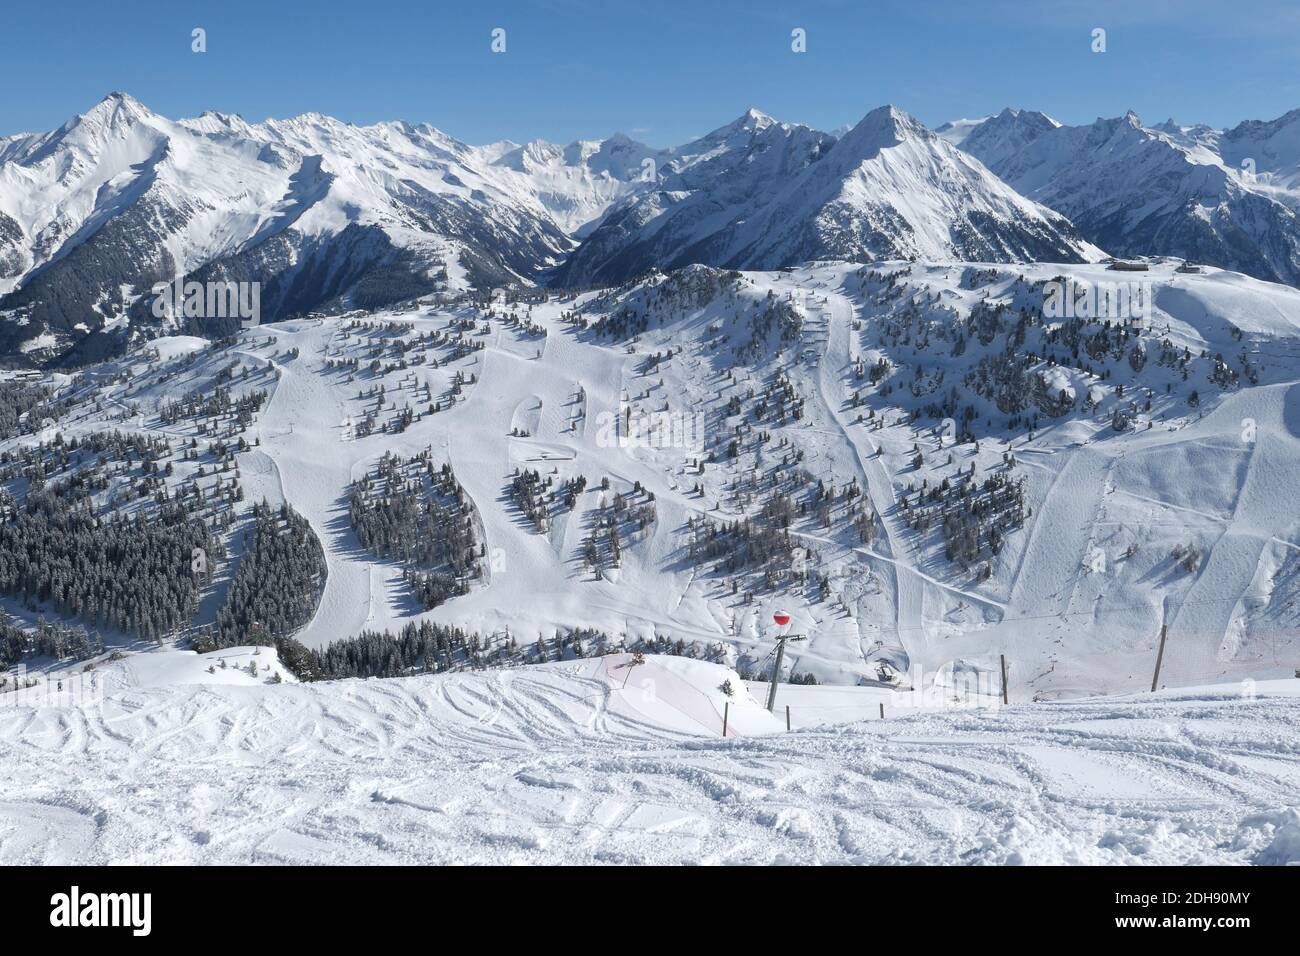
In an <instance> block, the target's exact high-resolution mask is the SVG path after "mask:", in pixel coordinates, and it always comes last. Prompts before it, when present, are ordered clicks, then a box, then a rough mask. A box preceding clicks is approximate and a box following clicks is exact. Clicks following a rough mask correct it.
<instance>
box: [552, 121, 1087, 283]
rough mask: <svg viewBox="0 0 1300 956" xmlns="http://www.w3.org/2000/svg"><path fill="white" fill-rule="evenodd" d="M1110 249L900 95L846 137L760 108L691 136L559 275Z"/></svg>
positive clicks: (1063, 254) (1072, 255)
mask: <svg viewBox="0 0 1300 956" xmlns="http://www.w3.org/2000/svg"><path fill="white" fill-rule="evenodd" d="M1098 255H1100V252H1099V250H1097V249H1095V248H1093V247H1091V246H1090V245H1089V244H1088V243H1087V242H1085V241H1083V239H1082V238H1081V237H1080V236H1079V234H1078V233H1077V232H1076V231H1075V230H1074V228H1073V227H1072V226H1071V225H1070V223H1069V222H1068V221H1067V220H1066V219H1065V218H1064V217H1062V216H1060V215H1058V214H1056V213H1053V212H1051V211H1050V210H1048V209H1045V208H1043V207H1041V206H1039V205H1037V204H1036V203H1034V202H1030V201H1026V200H1025V199H1024V197H1022V196H1020V195H1018V194H1017V193H1016V192H1015V191H1014V190H1012V189H1010V188H1008V187H1007V185H1006V184H1005V183H1003V182H1001V181H1000V180H999V179H998V178H997V177H996V176H994V175H992V174H991V173H990V172H989V171H988V170H987V169H985V168H984V166H983V165H982V164H981V163H979V162H977V161H973V160H972V159H971V157H970V155H969V154H965V153H963V152H961V151H960V150H958V149H957V148H955V147H954V146H952V145H951V144H950V143H948V142H947V141H945V140H944V139H943V138H941V137H939V136H937V135H936V134H935V133H933V132H931V131H930V130H928V129H926V128H925V127H924V126H922V125H921V124H920V123H919V122H917V121H916V120H915V119H914V118H912V117H911V116H909V115H908V114H906V113H903V112H902V111H900V110H897V109H895V108H893V107H890V106H885V107H881V108H879V109H877V110H874V111H872V112H871V113H869V114H868V115H867V116H866V117H864V118H863V120H862V121H861V122H860V123H858V124H857V125H856V126H855V127H853V128H852V129H851V130H849V131H848V132H847V133H845V134H844V135H843V136H841V137H840V138H838V139H836V140H832V138H831V137H829V136H827V135H825V134H821V133H817V132H816V131H814V130H810V129H808V128H807V127H802V126H791V125H787V124H783V123H777V122H776V121H774V120H772V119H771V118H770V117H767V116H764V115H762V114H761V113H757V112H755V111H750V112H749V113H747V114H746V115H745V116H743V117H741V118H740V119H738V120H737V121H735V122H734V123H731V124H730V125H728V126H725V127H723V128H722V129H719V130H716V131H715V132H713V133H710V134H709V135H708V136H706V137H704V138H703V139H701V140H699V141H697V142H696V143H692V144H690V145H689V146H687V147H684V148H683V150H682V151H681V155H679V156H678V157H675V158H674V159H673V161H671V162H670V163H669V164H668V166H667V167H666V168H665V170H664V172H663V175H662V177H661V179H660V181H659V182H658V183H657V184H656V187H655V189H654V190H653V191H647V192H642V193H637V194H634V195H632V196H630V197H629V198H628V199H626V200H624V201H623V202H621V203H620V204H619V205H617V206H616V207H615V208H614V209H613V210H611V212H610V213H609V214H608V215H607V216H606V218H605V221H604V222H603V223H602V224H601V225H600V226H599V227H598V228H597V229H596V230H594V231H593V232H592V234H591V236H590V237H588V239H587V240H586V241H585V242H584V243H583V244H582V245H581V246H580V247H579V248H578V249H577V250H576V251H575V252H574V253H573V255H572V256H570V257H569V259H568V260H567V261H566V263H565V265H564V266H563V268H562V269H561V271H560V275H561V277H562V278H563V280H564V281H567V282H569V283H572V284H600V283H610V282H617V281H621V280H623V279H626V278H628V277H630V276H633V275H636V274H638V273H641V272H644V271H646V270H648V269H650V268H673V267H677V266H681V265H685V264H688V263H705V264H709V265H714V266H720V267H730V268H737V269H775V268H783V267H788V266H793V265H796V264H798V263H800V262H805V261H808V260H812V259H864V260H865V259H890V258H894V259H898V258H918V257H928V258H937V259H956V260H982V261H997V262H1019V261H1030V260H1038V259H1041V260H1050V261H1063V262H1078V261H1083V260H1085V259H1087V258H1090V257H1096V256H1098Z"/></svg>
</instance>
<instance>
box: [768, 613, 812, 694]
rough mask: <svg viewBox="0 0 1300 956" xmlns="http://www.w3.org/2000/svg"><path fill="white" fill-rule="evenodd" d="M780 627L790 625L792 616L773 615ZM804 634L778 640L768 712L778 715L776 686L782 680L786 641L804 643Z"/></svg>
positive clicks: (769, 692) (785, 635)
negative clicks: (782, 663)
mask: <svg viewBox="0 0 1300 956" xmlns="http://www.w3.org/2000/svg"><path fill="white" fill-rule="evenodd" d="M772 619H773V620H774V621H776V624H777V626H778V627H785V626H787V625H788V624H789V623H790V615H789V614H787V613H785V611H777V612H776V613H775V614H773V615H772ZM804 636H805V635H803V634H784V635H782V636H780V637H778V638H777V639H776V661H775V662H774V663H773V664H772V684H771V686H770V687H769V688H768V690H767V712H768V713H769V714H774V713H776V685H777V683H778V682H779V681H780V680H781V661H782V660H784V658H785V642H786V641H802V640H803V639H804Z"/></svg>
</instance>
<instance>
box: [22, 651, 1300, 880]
mask: <svg viewBox="0 0 1300 956" xmlns="http://www.w3.org/2000/svg"><path fill="white" fill-rule="evenodd" d="M146 656H147V655H146ZM647 660H648V664H647V665H646V673H649V674H652V675H653V678H654V680H656V681H657V682H658V691H659V693H658V697H657V698H655V699H650V698H647V697H646V696H645V694H644V691H643V690H638V688H639V687H642V685H643V681H642V679H641V677H640V675H639V674H636V673H634V674H633V675H631V680H630V683H629V686H628V689H626V690H624V689H622V688H621V687H620V682H622V681H625V680H627V679H628V678H627V677H625V676H624V674H625V672H624V671H622V670H620V669H619V668H620V667H621V666H622V665H623V664H624V663H626V658H623V659H622V660H621V661H620V660H619V659H615V658H604V659H597V660H587V661H576V662H568V663H565V664H553V665H542V666H540V667H528V668H521V669H517V670H511V671H504V672H497V673H475V674H458V675H440V676H434V677H416V678H405V679H400V680H383V681H380V680H370V681H343V682H335V683H327V684H315V685H294V684H282V685H278V686H274V687H267V686H230V685H225V684H222V685H202V686H193V685H191V686H184V685H178V684H171V685H170V686H163V685H158V684H154V685H147V684H146V685H144V686H135V684H136V683H137V682H136V681H133V680H124V681H122V683H121V685H120V686H117V687H115V688H114V689H112V690H111V691H110V693H109V696H108V699H107V701H106V703H105V705H104V706H103V708H102V710H93V709H87V710H77V709H73V708H70V707H57V706H42V707H12V706H10V707H6V708H3V709H0V757H3V759H4V764H5V766H6V767H7V768H9V769H8V774H7V778H6V782H5V785H4V788H3V790H0V863H2V864H10V865H11V864H25V863H133V864H160V863H161V864H170V863H343V862H347V863H496V864H500V863H592V862H606V863H638V864H644V863H651V864H653V863H881V862H892V863H911V862H926V863H945V864H947V863H992V864H1006V863H1030V864H1061V863H1084V864H1103V863H1104V864H1113V863H1119V864H1146V863H1153V864H1154V863H1166V864H1186V863H1249V862H1258V863H1276V862H1287V861H1291V862H1296V861H1297V859H1300V857H1297V852H1296V847H1297V846H1298V845H1300V843H1297V841H1296V840H1295V837H1296V836H1297V835H1300V811H1297V809H1296V804H1297V793H1298V792H1300V746H1297V744H1296V742H1295V735H1294V726H1295V723H1296V720H1297V719H1300V697H1297V696H1295V694H1296V690H1295V688H1294V687H1291V688H1289V689H1288V688H1286V687H1282V686H1280V685H1283V684H1284V683H1285V682H1281V681H1278V682H1271V683H1270V684H1268V685H1267V686H1266V687H1261V695H1262V696H1259V697H1256V698H1253V699H1251V698H1243V697H1241V696H1240V695H1239V694H1236V693H1234V692H1233V690H1232V689H1231V688H1203V689H1198V690H1196V691H1190V692H1184V693H1181V694H1164V695H1154V696H1147V697H1145V698H1138V697H1131V698H1116V699H1090V700H1079V701H1072V702H1069V703H1053V704H1039V705H1023V706H1017V707H1012V708H1006V709H1002V710H1000V711H976V710H964V711H947V712H926V713H917V714H914V715H913V716H903V717H898V718H891V719H888V720H884V721H880V720H862V721H859V722H856V723H848V724H840V725H829V726H820V727H810V728H805V729H802V730H799V729H796V731H795V732H793V733H784V732H776V733H772V732H771V731H772V730H773V729H774V728H773V727H772V726H771V723H770V721H771V718H770V717H769V715H767V714H766V713H765V712H763V711H762V710H761V709H760V708H759V707H758V705H757V704H756V703H755V702H754V701H753V700H752V699H750V698H748V697H746V696H742V697H739V698H737V699H736V700H735V701H734V702H733V704H732V707H731V714H732V720H733V722H734V723H733V727H740V728H743V729H742V730H741V731H740V732H741V733H746V732H747V731H748V732H752V734H758V735H748V736H738V737H732V736H731V735H729V736H728V738H727V739H725V740H724V739H721V738H720V736H719V734H720V728H717V727H716V726H715V727H714V728H712V729H710V728H708V727H707V726H706V724H707V723H708V722H709V721H710V720H712V718H713V717H716V716H717V713H716V710H710V709H709V708H710V707H712V706H713V704H712V703H709V702H708V697H709V691H710V688H711V685H712V683H713V682H714V681H716V680H717V677H718V675H719V674H720V673H723V670H722V668H719V667H717V666H716V665H708V664H702V663H699V662H682V661H680V660H678V661H675V662H673V661H670V662H668V663H664V664H662V665H661V664H660V662H662V661H663V660H664V659H662V658H653V657H652V658H648V659H647ZM128 666H129V665H128ZM663 668H670V671H671V672H669V671H665V670H664V669H663ZM606 669H607V670H606ZM694 688H699V690H696V689H694ZM785 690H786V691H787V692H789V693H790V694H791V695H792V696H791V697H789V698H788V699H793V700H795V701H796V702H803V701H812V700H814V699H815V695H822V694H826V693H831V694H836V693H838V694H846V693H850V692H851V691H852V690H853V689H848V688H839V689H834V688H786V689H785ZM1275 691H1276V693H1277V695H1276V696H1274V695H1273V694H1274V692H1275ZM857 692H858V693H861V692H862V689H857ZM836 699H840V698H836ZM873 700H874V698H873ZM647 701H649V702H647ZM713 703H716V700H715V701H713ZM832 706H834V705H832ZM701 707H702V708H704V709H703V710H700V709H698V708H701ZM867 708H870V709H871V710H874V708H875V704H874V703H869V704H866V705H865V706H864V710H865V709H867ZM687 711H691V712H692V713H693V714H694V716H692V714H691V713H687ZM710 715H711V716H710ZM736 732H737V731H734V730H733V731H732V733H736Z"/></svg>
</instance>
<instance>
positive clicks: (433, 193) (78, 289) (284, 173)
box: [0, 93, 660, 361]
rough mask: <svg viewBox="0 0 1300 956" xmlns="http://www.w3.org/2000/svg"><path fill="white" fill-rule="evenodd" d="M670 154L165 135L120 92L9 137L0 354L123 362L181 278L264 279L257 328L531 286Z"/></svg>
mask: <svg viewBox="0 0 1300 956" xmlns="http://www.w3.org/2000/svg"><path fill="white" fill-rule="evenodd" d="M659 155H660V154H659V153H658V152H656V151H654V150H651V149H649V148H647V147H643V146H640V145H639V144H637V143H634V142H633V141H631V140H629V139H627V138H626V137H622V136H618V137H614V138H611V139H610V140H607V141H603V142H578V143H573V144H571V145H570V146H568V147H564V148H561V147H555V146H551V145H550V144H545V143H531V144H528V145H526V146H523V147H516V146H515V145H514V144H495V145H493V146H487V147H471V146H468V145H466V144H464V143H461V142H459V141H457V140H455V139H453V138H451V137H449V136H447V135H446V134H444V133H442V132H440V131H438V130H437V129H434V128H433V127H431V126H427V125H421V126H411V125H409V124H406V123H400V122H395V123H380V124H377V125H375V126H369V127H357V126H353V125H351V124H348V123H343V122H340V121H338V120H335V119H331V118H330V117H327V116H322V115H319V114H305V115H303V116H299V117H295V118H293V119H289V120H268V121H266V122H264V123H256V124H253V123H248V122H246V121H245V120H243V119H242V118H241V117H238V116H231V115H223V114H218V113H205V114H204V115H203V116H201V117H198V118H197V119H194V120H183V121H180V122H173V121H171V120H168V119H166V118H164V117H161V116H159V115H157V114H155V113H153V112H151V111H149V110H148V109H147V108H146V107H144V106H143V105H142V104H140V103H139V102H137V101H136V100H134V99H132V98H131V97H130V96H128V95H126V94H123V93H114V94H111V95H110V96H108V97H107V98H105V99H104V100H103V101H102V102H100V103H99V104H98V105H96V106H95V107H94V108H93V109H91V110H89V111H88V112H86V113H85V114H82V115H79V116H76V117H74V118H73V119H71V120H69V121H68V122H67V123H66V124H64V126H62V127H61V128H60V129H58V130H55V131H53V132H51V133H48V134H43V135H29V136H18V137H11V138H9V139H7V140H4V141H0V312H2V313H4V314H5V319H4V321H3V322H2V323H0V352H3V353H27V354H29V356H30V357H33V358H41V359H45V360H50V359H56V358H63V359H64V360H65V361H84V360H86V359H88V358H93V357H94V356H95V355H96V354H102V353H103V352H106V351H111V349H112V348H113V347H114V344H113V342H112V341H105V340H106V339H108V340H112V339H113V338H114V333H115V331H117V332H118V333H119V334H120V330H121V328H122V327H123V326H124V325H125V322H124V319H125V318H126V317H127V315H128V313H130V312H131V311H132V307H133V305H134V306H135V312H136V313H137V315H140V314H142V313H143V312H144V309H143V300H141V298H140V297H141V296H142V295H144V294H145V293H147V292H148V291H149V290H150V289H151V287H152V285H153V284H154V283H156V282H160V281H170V280H172V279H174V278H176V277H178V276H189V277H191V278H194V279H198V280H200V281H202V280H207V279H233V280H245V281H258V282H260V283H261V284H262V290H261V309H262V318H263V321H271V320H274V319H275V318H277V317H280V316H282V315H287V314H294V313H300V312H304V311H307V310H310V309H313V308H318V307H321V306H324V305H326V304H328V303H331V302H346V303H348V304H358V305H376V304H382V303H386V302H391V301H394V300H396V299H401V298H407V297H410V296H412V295H416V294H420V293H424V292H428V291H431V290H432V289H434V288H437V287H448V286H450V287H453V288H455V287H464V286H465V285H467V284H476V285H488V284H506V283H512V282H520V281H523V282H529V281H532V280H534V279H536V278H537V277H538V275H539V274H540V273H541V271H542V270H544V269H547V268H550V267H552V266H554V265H555V264H556V263H557V262H558V261H559V259H560V257H561V256H563V254H564V253H566V252H567V251H568V250H569V249H571V248H572V247H573V245H574V244H575V241H576V240H575V236H576V235H580V234H581V232H582V231H583V230H584V229H586V228H590V226H591V224H592V223H593V222H594V221H596V220H598V219H599V218H600V216H601V215H602V213H603V212H604V210H605V209H606V208H607V207H608V205H609V204H610V203H612V202H613V201H615V200H616V199H618V198H620V197H621V196H623V195H625V194H626V193H627V192H630V191H632V190H635V189H637V188H640V185H641V180H642V178H643V166H642V163H643V161H644V160H646V159H651V160H653V159H655V158H657V157H658V156H659ZM5 293H7V294H5Z"/></svg>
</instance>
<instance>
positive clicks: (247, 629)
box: [194, 501, 327, 653]
mask: <svg viewBox="0 0 1300 956" xmlns="http://www.w3.org/2000/svg"><path fill="white" fill-rule="evenodd" d="M253 522H254V527H253V528H252V529H251V530H250V531H246V532H245V535H247V536H248V537H247V538H246V539H245V540H246V543H247V550H246V551H245V553H244V556H243V557H242V558H241V559H240V561H239V568H238V570H236V572H235V577H234V580H232V581H231V582H230V591H229V593H228V594H227V595H226V602H225V604H224V606H223V607H222V608H221V610H220V611H218V612H217V621H216V627H215V633H214V634H212V635H205V636H203V637H202V638H199V639H196V640H195V642H194V647H195V649H196V650H198V651H200V653H202V652H203V651H207V650H216V649H217V648H220V647H233V646H235V645H240V644H248V643H263V644H270V643H272V642H273V641H274V640H275V639H276V638H282V637H287V636H288V635H290V634H292V633H293V632H294V631H296V630H298V629H299V628H300V627H302V626H303V625H305V624H306V623H307V622H308V621H310V620H311V619H312V616H313V615H314V614H315V613H316V607H317V605H318V604H319V603H320V595H321V592H322V591H323V589H324V587H325V577H326V574H327V568H326V564H325V552H324V550H323V549H322V548H321V544H320V541H319V540H318V539H317V537H316V534H315V532H314V531H312V528H311V524H310V523H309V522H308V521H307V519H306V518H304V517H303V516H302V515H300V514H298V512H296V511H294V510H293V509H292V508H290V507H289V506H288V505H287V504H284V505H281V506H280V507H279V508H272V507H271V506H270V505H268V504H267V503H266V502H265V501H263V502H261V503H260V504H258V505H255V506H254V507H253ZM250 539H251V540H250ZM259 634H262V635H264V637H263V638H259V637H258V635H259Z"/></svg>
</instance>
